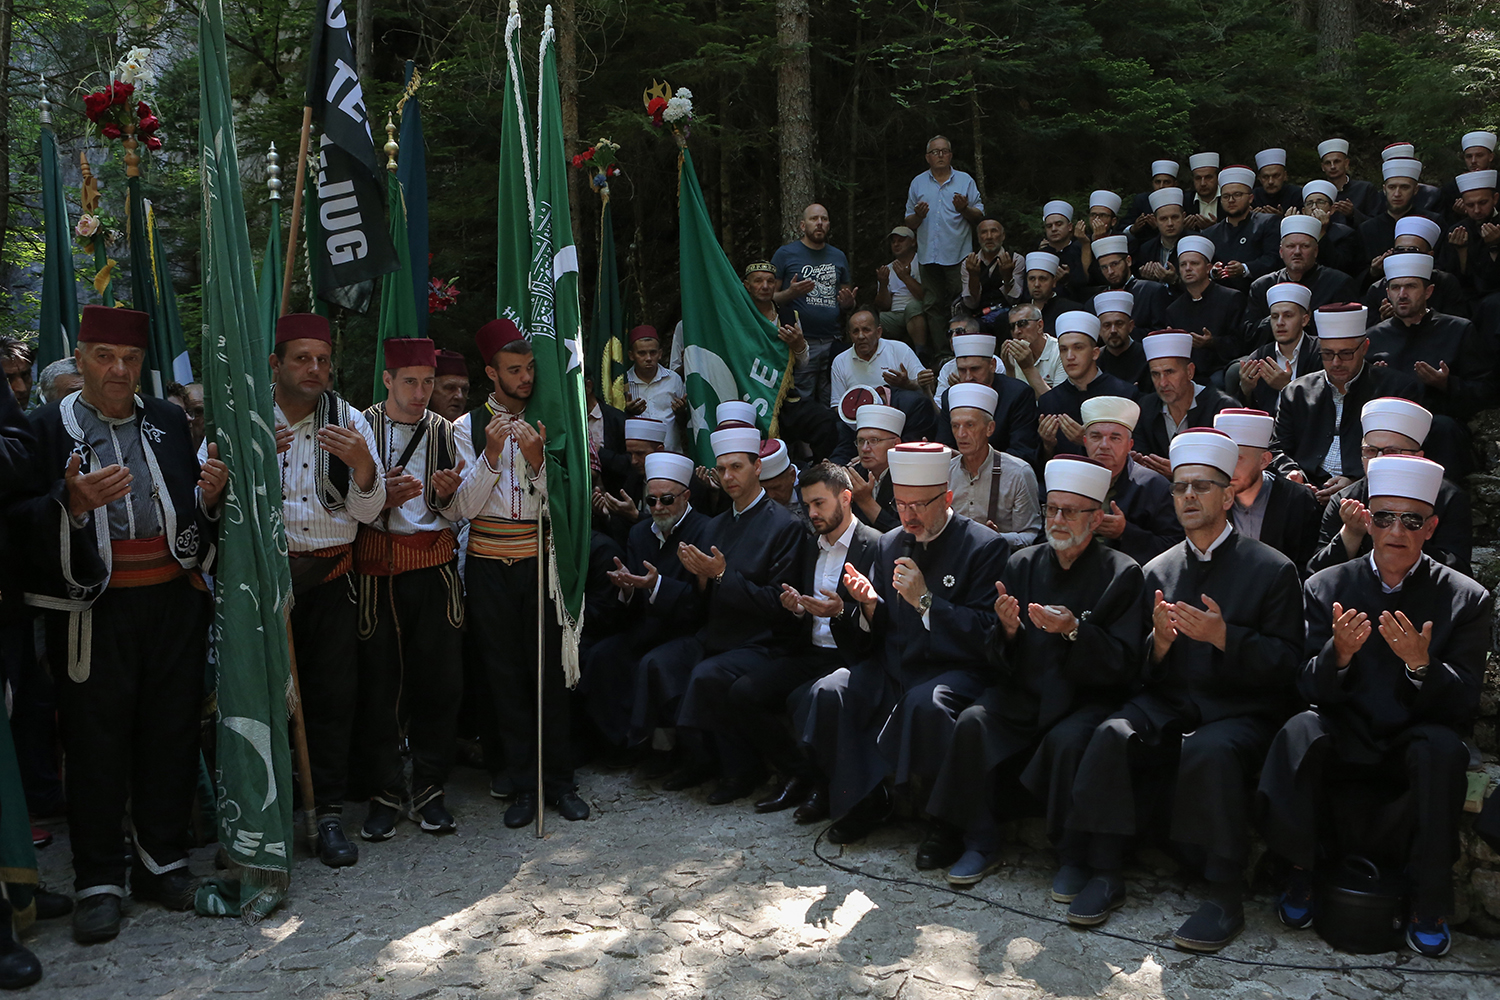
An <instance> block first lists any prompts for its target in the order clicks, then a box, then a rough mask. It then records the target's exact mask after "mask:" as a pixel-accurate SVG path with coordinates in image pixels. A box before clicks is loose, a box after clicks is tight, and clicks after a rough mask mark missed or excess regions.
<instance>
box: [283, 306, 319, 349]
mask: <svg viewBox="0 0 1500 1000" xmlns="http://www.w3.org/2000/svg"><path fill="white" fill-rule="evenodd" d="M293 340H321V341H322V342H323V343H325V344H327V345H328V346H329V347H332V346H333V336H332V335H331V334H330V333H329V332H328V320H327V319H326V318H325V317H323V316H319V315H317V314H316V313H287V314H286V315H285V316H283V317H281V318H280V319H278V320H277V321H276V345H277V346H278V347H279V346H281V345H282V344H285V343H287V342H288V341H293Z"/></svg>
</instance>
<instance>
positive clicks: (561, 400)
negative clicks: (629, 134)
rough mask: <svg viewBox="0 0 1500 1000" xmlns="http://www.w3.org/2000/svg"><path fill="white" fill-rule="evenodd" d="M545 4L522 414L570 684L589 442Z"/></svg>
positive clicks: (574, 673)
mask: <svg viewBox="0 0 1500 1000" xmlns="http://www.w3.org/2000/svg"><path fill="white" fill-rule="evenodd" d="M554 43H555V39H554V37H553V31H552V9H551V8H550V7H549V8H548V9H547V21H546V26H545V27H544V28H543V30H542V43H541V53H540V58H539V59H538V60H537V61H538V63H539V64H540V65H541V70H540V74H539V79H538V81H537V129H538V136H537V147H536V150H537V171H536V198H535V201H534V206H535V207H534V210H533V212H532V216H531V248H532V250H531V331H530V332H531V348H532V351H533V354H534V356H535V358H536V388H535V390H534V391H533V393H532V397H531V402H530V403H529V404H527V407H526V415H527V416H528V417H532V418H534V419H535V420H536V421H537V422H538V423H539V424H543V425H545V426H546V428H547V507H546V516H547V520H548V521H549V522H550V524H551V531H550V532H549V533H548V548H549V559H550V563H551V566H550V569H551V572H550V574H549V576H550V578H551V587H550V590H551V596H552V598H553V600H554V601H556V603H557V616H558V620H559V622H560V623H561V625H562V626H563V669H564V672H565V674H566V676H567V678H568V686H569V687H572V686H573V685H574V684H576V683H577V681H578V640H579V636H580V634H581V633H582V631H583V594H584V582H585V581H584V577H585V574H586V573H587V571H588V558H589V520H590V517H591V511H590V508H589V502H590V491H591V484H590V482H589V442H588V432H587V426H588V425H587V420H586V418H585V416H584V405H583V395H584V393H583V318H582V315H581V313H580V310H579V306H578V250H577V248H576V247H575V246H574V245H573V230H572V223H571V222H570V221H569V220H570V215H569V211H568V161H567V158H566V156H565V155H564V151H563V128H562V100H561V98H560V97H559V95H558V87H557V46H556V45H555V44H554Z"/></svg>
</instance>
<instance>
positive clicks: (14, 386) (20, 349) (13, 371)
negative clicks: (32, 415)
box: [0, 335, 36, 410]
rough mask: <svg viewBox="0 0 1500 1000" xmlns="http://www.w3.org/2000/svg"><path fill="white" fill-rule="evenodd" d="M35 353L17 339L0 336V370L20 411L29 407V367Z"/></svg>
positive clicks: (28, 345) (29, 346)
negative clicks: (3, 373) (19, 406)
mask: <svg viewBox="0 0 1500 1000" xmlns="http://www.w3.org/2000/svg"><path fill="white" fill-rule="evenodd" d="M35 360H36V352H35V351H33V350H32V348H31V345H30V344H28V343H26V341H24V340H21V339H20V338H18V337H11V336H7V335H0V369H3V370H4V372H5V382H6V384H7V385H8V386H9V387H10V391H11V393H12V394H13V395H14V396H15V397H16V402H17V403H19V404H21V409H22V410H26V409H28V408H29V407H30V406H31V366H32V364H33V363H34V362H35Z"/></svg>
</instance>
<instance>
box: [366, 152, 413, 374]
mask: <svg viewBox="0 0 1500 1000" xmlns="http://www.w3.org/2000/svg"><path fill="white" fill-rule="evenodd" d="M386 191H387V196H388V198H389V211H390V217H391V242H392V243H394V244H395V245H396V259H397V260H398V261H399V262H400V266H399V267H398V268H396V270H394V271H392V272H391V273H390V274H387V275H385V276H384V277H382V278H381V279H380V328H379V332H378V333H376V335H375V389H374V393H375V395H374V396H373V397H372V398H373V399H374V401H375V402H377V403H383V402H385V379H383V378H381V377H380V376H381V373H382V372H384V371H385V342H386V340H388V339H389V338H391V337H415V336H417V303H416V298H415V297H414V294H413V291H412V283H411V244H410V242H409V241H408V240H407V238H406V201H405V199H404V198H403V197H402V194H401V182H400V181H398V180H397V179H396V175H395V174H394V173H390V174H388V175H387V179H386ZM423 304H424V305H425V304H426V303H423Z"/></svg>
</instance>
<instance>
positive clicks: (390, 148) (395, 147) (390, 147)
mask: <svg viewBox="0 0 1500 1000" xmlns="http://www.w3.org/2000/svg"><path fill="white" fill-rule="evenodd" d="M385 136H386V138H385V155H386V156H387V157H388V159H387V160H386V164H385V169H387V170H389V171H390V172H391V173H395V172H396V154H397V153H398V152H399V151H400V150H401V146H400V144H399V143H397V142H396V123H395V122H394V121H393V120H392V119H391V116H390V115H386V116H385Z"/></svg>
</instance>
